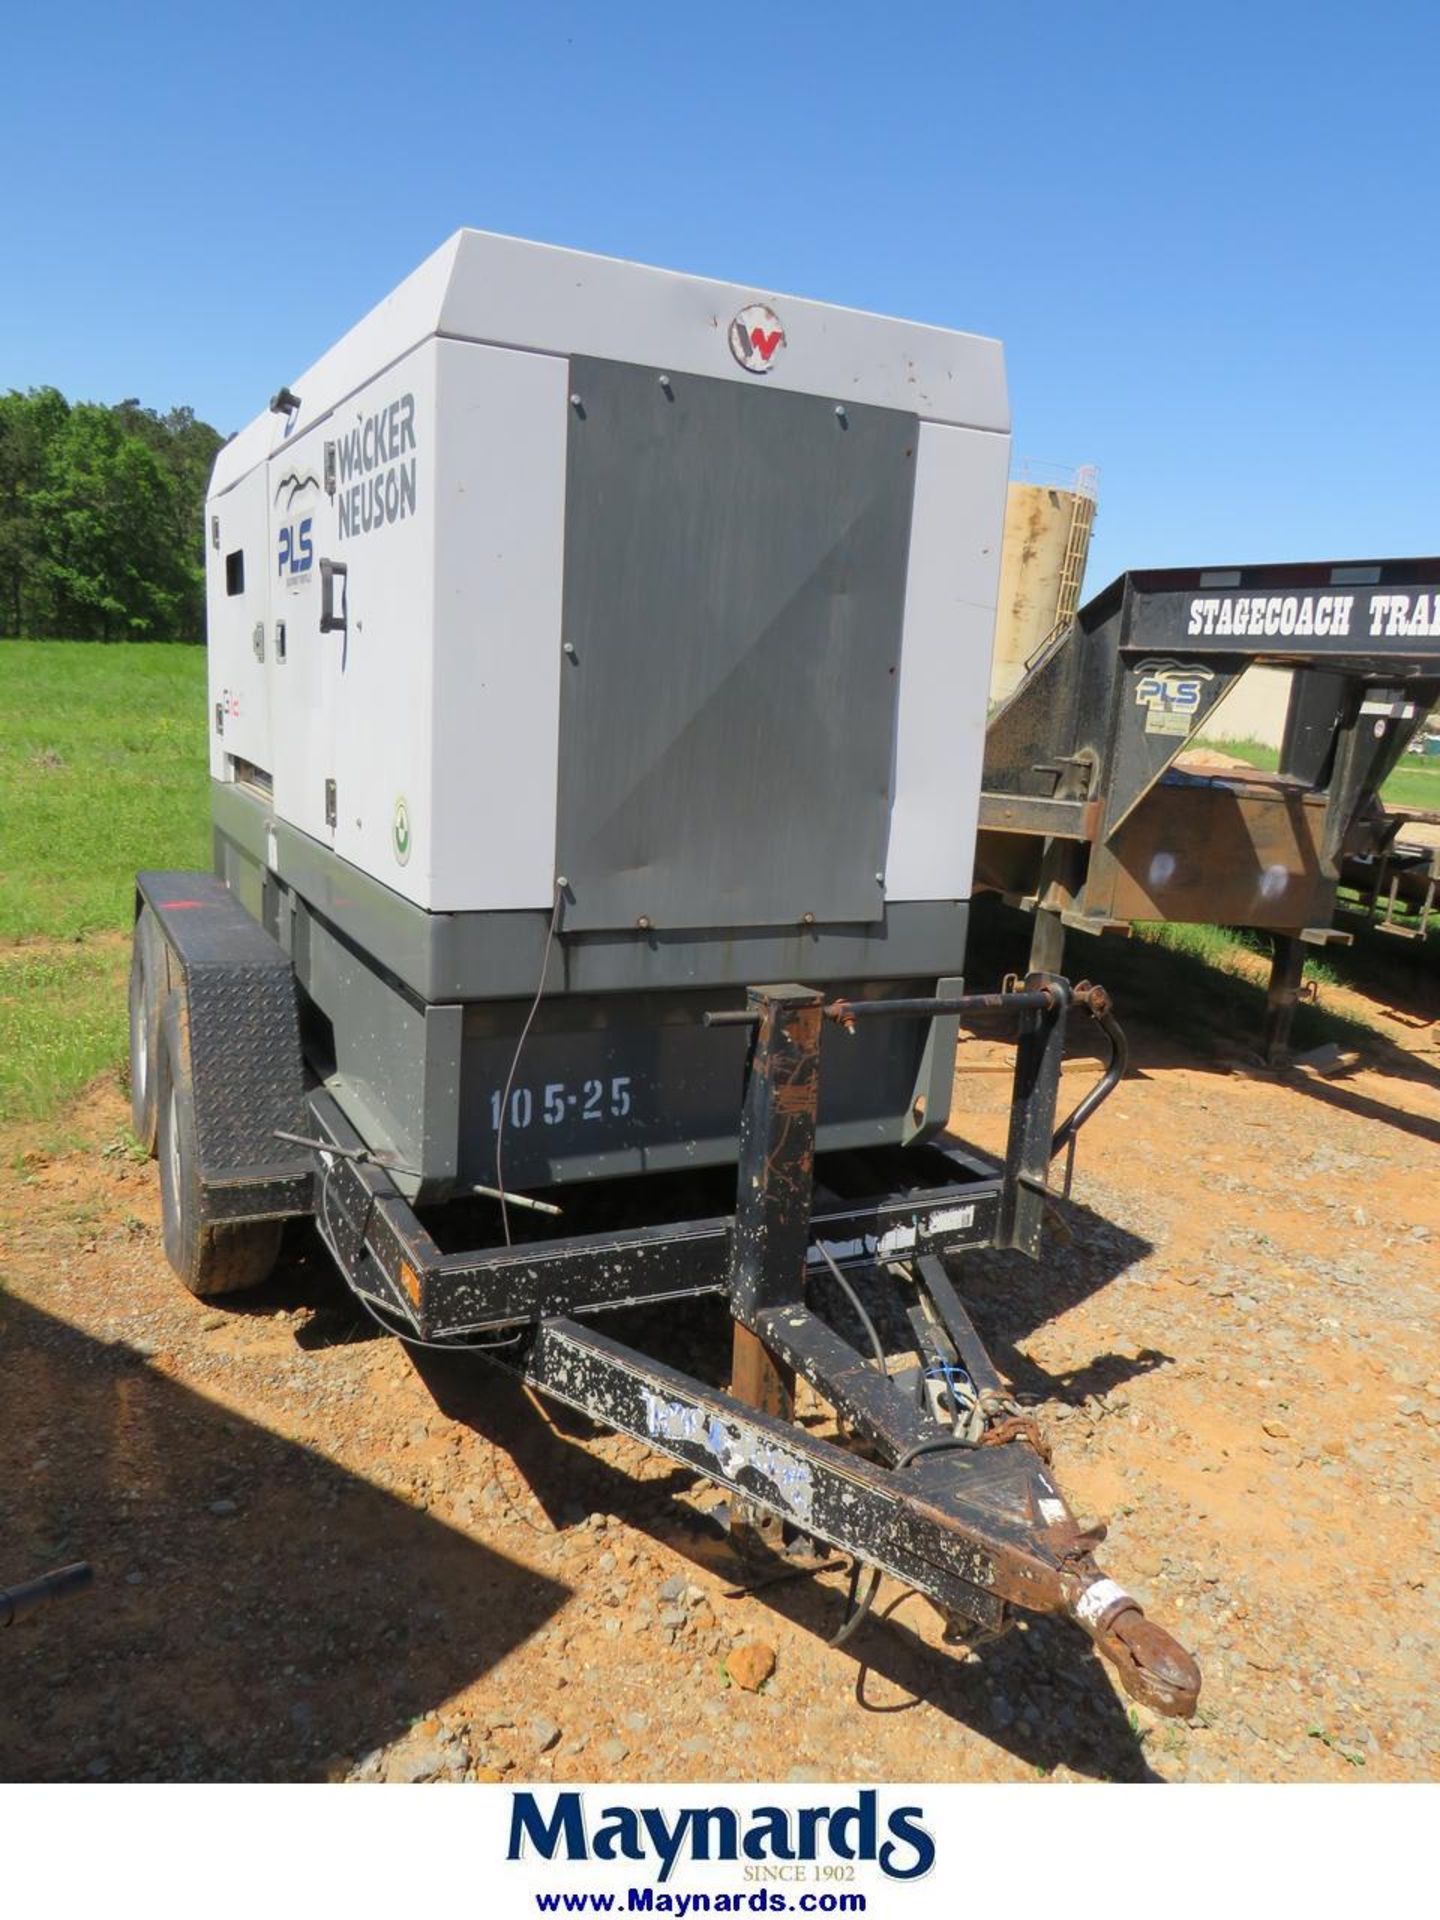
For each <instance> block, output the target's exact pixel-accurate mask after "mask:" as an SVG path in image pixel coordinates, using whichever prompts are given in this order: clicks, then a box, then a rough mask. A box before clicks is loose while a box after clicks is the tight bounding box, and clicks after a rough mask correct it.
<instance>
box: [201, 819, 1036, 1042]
mask: <svg viewBox="0 0 1440 1920" xmlns="http://www.w3.org/2000/svg"><path fill="white" fill-rule="evenodd" d="M211 793H212V799H213V805H214V813H215V826H216V832H215V865H216V871H217V873H219V874H221V875H222V877H223V878H224V879H225V881H226V882H227V884H228V885H229V886H230V887H231V888H232V889H233V890H234V891H235V893H236V894H237V895H238V896H239V897H240V898H241V899H242V900H243V901H244V902H245V904H246V906H247V908H248V910H249V911H250V912H251V913H253V914H254V915H255V916H256V918H257V919H259V918H261V917H262V914H261V907H260V904H259V903H260V896H261V884H262V868H263V866H264V863H265V859H266V852H265V817H266V816H265V809H264V807H263V806H262V804H261V803H260V802H259V801H257V800H256V799H255V798H254V796H253V795H251V794H248V793H246V792H245V791H244V790H243V789H242V788H240V787H236V786H230V785H226V784H225V783H223V782H221V781H215V782H213V783H212V786H211ZM275 845H276V867H275V873H276V878H277V880H278V882H279V883H280V886H281V889H282V890H283V892H284V894H285V895H286V896H287V898H288V899H289V900H290V901H291V903H292V904H293V905H294V908H295V911H296V912H297V913H298V914H300V915H302V916H304V915H308V914H309V913H311V912H312V911H313V912H314V913H315V914H317V915H318V916H319V917H320V918H321V919H323V920H325V921H326V922H327V923H328V924H329V925H331V926H333V927H335V928H337V929H338V930H339V931H340V932H341V933H342V934H344V935H345V937H346V938H347V939H348V940H349V941H350V942H351V943H352V944H353V945H354V946H356V947H358V948H359V949H360V950H361V951H362V952H364V953H365V954H367V955H368V956H369V957H370V959H371V960H372V961H373V962H374V963H375V965H376V966H378V967H380V968H381V969H382V970H384V971H385V972H387V973H391V974H393V975H394V976H395V978H396V979H397V980H400V981H403V982H404V984H405V986H406V987H407V988H409V990H410V991H411V992H412V993H413V994H414V995H416V996H417V997H418V998H419V999H421V1000H424V1001H427V1002H432V1003H433V1002H443V1001H451V1000H507V999H517V998H522V997H523V998H525V999H528V998H529V996H530V995H531V994H533V993H534V991H535V988H536V985H537V984H538V982H539V979H540V962H541V957H542V955H543V954H544V952H545V933H546V929H547V927H548V925H549V921H550V916H549V914H548V913H542V912H514V913H426V912H425V910H424V908H423V907H417V906H415V905H414V904H413V903H412V902H411V901H409V900H404V899H402V898H401V896H400V895H399V894H398V893H393V892H392V891H391V890H390V888H389V887H384V886H382V885H381V884H380V882H379V881H378V880H374V879H372V878H371V877H370V875H369V874H365V873H361V871H360V869H359V868H358V867H352V866H350V865H349V864H348V863H347V862H346V861H344V860H341V859H339V858H338V857H337V856H336V855H335V854H334V853H332V852H331V850H330V848H329V847H322V846H321V845H320V843H319V842H318V841H317V840H312V839H310V838H309V836H308V835H306V834H303V833H301V832H299V831H298V829H296V828H294V827H290V826H287V825H286V824H285V822H284V821H283V820H282V821H279V822H277V823H276V825H275ZM271 884H272V886H273V884H274V883H273V882H272V883H271ZM968 914H969V903H968V902H967V901H964V900H908V901H907V900H901V901H894V900H892V901H890V902H889V903H888V904H887V906H886V908H885V913H884V917H883V919H880V920H877V921H870V922H868V923H867V922H859V923H856V924H854V925H848V926H847V925H840V926H828V927H827V926H820V925H816V926H813V927H806V926H793V925H792V926H786V925H783V924H782V925H781V926H778V927H751V928H740V929H738V930H736V929H727V928H715V927H686V928H677V929H675V930H673V931H671V932H668V933H667V932H664V931H659V930H651V931H649V932H641V931H638V930H637V929H636V928H634V927H627V928H622V929H621V930H619V931H618V932H612V933H604V932H601V933H574V932H572V931H571V927H570V923H569V921H568V919H567V920H566V921H565V922H564V926H563V936H564V937H563V938H562V939H559V940H556V941H555V942H554V943H553V946H552V948H551V953H550V962H549V966H548V968H547V971H546V976H545V992H546V995H547V997H548V996H551V995H554V994H558V993H639V992H649V991H653V990H657V989H658V990H662V991H668V990H669V989H670V988H672V987H706V986H708V987H746V986H749V985H752V984H753V983H754V982H756V981H761V980H799V981H802V982H806V983H813V984H815V985H818V986H833V984H834V983H835V982H836V981H837V980H901V979H920V978H923V977H924V976H926V975H931V976H934V975H936V974H942V973H959V972H960V971H962V969H963V967H964V964H965V932H966V923H967V919H968ZM1019 957H1020V958H1022V959H1023V957H1024V956H1023V954H1022V955H1020V956H1019ZM717 1004H718V1002H717Z"/></svg>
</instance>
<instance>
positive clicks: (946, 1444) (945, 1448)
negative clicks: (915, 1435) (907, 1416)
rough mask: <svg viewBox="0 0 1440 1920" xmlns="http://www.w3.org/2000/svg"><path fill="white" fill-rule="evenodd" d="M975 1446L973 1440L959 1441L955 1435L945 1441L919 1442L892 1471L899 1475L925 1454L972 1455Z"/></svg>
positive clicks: (900, 1459) (909, 1449)
mask: <svg viewBox="0 0 1440 1920" xmlns="http://www.w3.org/2000/svg"><path fill="white" fill-rule="evenodd" d="M974 1445H975V1443H974V1442H973V1441H972V1440H957V1439H955V1438H954V1436H953V1435H946V1437H945V1438H944V1439H940V1440H917V1441H916V1442H915V1444H914V1445H913V1446H910V1447H907V1448H906V1449H905V1451H904V1452H903V1453H902V1454H901V1456H900V1458H899V1459H898V1460H897V1461H896V1462H895V1465H894V1467H893V1468H892V1469H891V1471H892V1472H894V1473H898V1472H899V1471H900V1469H901V1467H908V1466H909V1464H910V1462H911V1461H912V1460H918V1459H919V1458H920V1456H921V1454H924V1453H956V1452H960V1451H964V1452H966V1453H972V1452H973V1451H974Z"/></svg>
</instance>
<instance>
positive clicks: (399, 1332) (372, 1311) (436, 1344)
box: [350, 1287, 530, 1353]
mask: <svg viewBox="0 0 1440 1920" xmlns="http://www.w3.org/2000/svg"><path fill="white" fill-rule="evenodd" d="M350 1292H351V1295H352V1296H353V1298H355V1299H356V1300H358V1301H359V1302H360V1305H361V1306H362V1307H363V1308H364V1309H365V1311H366V1313H368V1314H369V1316H370V1318H371V1319H372V1320H373V1321H374V1322H375V1324H376V1326H377V1327H382V1328H383V1329H384V1330H385V1332H386V1333H388V1334H389V1335H390V1336H391V1337H392V1339H395V1340H400V1341H403V1343H404V1344H405V1345H406V1346H407V1347H424V1348H425V1350H426V1352H427V1353H489V1352H491V1351H492V1349H493V1348H495V1347H518V1346H519V1344H520V1342H521V1341H522V1340H523V1339H524V1338H525V1335H526V1334H527V1333H528V1332H529V1331H530V1329H529V1328H528V1327H522V1328H521V1329H520V1331H519V1333H514V1334H511V1335H510V1337H509V1338H508V1339H506V1340H462V1339H458V1338H457V1339H454V1340H422V1339H421V1338H420V1335H419V1334H418V1333H406V1332H405V1331H404V1329H403V1328H401V1327H397V1326H395V1325H393V1324H392V1323H391V1322H390V1321H389V1320H388V1319H387V1318H386V1317H385V1315H384V1314H383V1313H382V1312H381V1311H380V1309H379V1308H378V1307H377V1306H375V1305H374V1304H373V1303H372V1302H371V1301H369V1300H368V1299H367V1298H366V1297H365V1295H364V1294H363V1293H361V1292H360V1290H359V1288H358V1287H351V1289H350Z"/></svg>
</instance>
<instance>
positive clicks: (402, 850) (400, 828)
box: [393, 793, 410, 867]
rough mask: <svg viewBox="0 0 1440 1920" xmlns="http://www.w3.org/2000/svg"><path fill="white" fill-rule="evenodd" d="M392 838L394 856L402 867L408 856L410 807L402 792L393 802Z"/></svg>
mask: <svg viewBox="0 0 1440 1920" xmlns="http://www.w3.org/2000/svg"><path fill="white" fill-rule="evenodd" d="M393 838H394V842H395V858H396V859H397V860H398V861H399V862H400V865H401V866H402V867H403V866H404V865H405V863H406V861H407V860H408V859H409V858H410V808H409V806H408V805H407V804H406V800H405V796H404V794H403V793H402V794H401V796H400V798H399V799H398V800H397V801H396V802H395V827H394V833H393Z"/></svg>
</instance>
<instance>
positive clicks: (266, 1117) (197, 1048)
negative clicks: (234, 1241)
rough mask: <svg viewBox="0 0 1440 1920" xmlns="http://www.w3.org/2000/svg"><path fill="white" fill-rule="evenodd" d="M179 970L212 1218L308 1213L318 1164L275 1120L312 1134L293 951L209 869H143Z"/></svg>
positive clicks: (144, 885) (142, 895) (143, 885)
mask: <svg viewBox="0 0 1440 1920" xmlns="http://www.w3.org/2000/svg"><path fill="white" fill-rule="evenodd" d="M136 890H137V893H138V896H139V899H140V900H141V901H143V902H144V903H145V904H146V905H147V906H148V907H149V908H150V909H151V911H152V912H153V913H154V915H155V918H156V920H157V921H158V923H159V925H160V929H161V931H162V933H163V934H164V936H165V939H166V942H167V944H168V946H169V949H170V952H171V955H172V969H171V973H172V979H173V978H175V977H176V976H177V975H178V977H179V978H180V979H181V980H183V983H184V989H185V997H186V1003H187V1007H188V1015H189V1033H190V1069H191V1074H192V1077H193V1081H194V1089H195V1124H196V1132H197V1134H198V1136H199V1155H200V1177H201V1182H202V1184H203V1186H204V1188H205V1196H206V1205H205V1210H206V1213H207V1215H208V1216H211V1217H214V1218H215V1219H226V1220H234V1219H243V1218H249V1219H256V1218H261V1219H275V1218H277V1217H281V1216H284V1215H289V1214H298V1213H308V1212H309V1211H311V1206H312V1195H311V1184H312V1162H311V1159H310V1156H309V1154H308V1153H307V1152H306V1151H305V1149H304V1148H302V1147H295V1146H290V1145H287V1144H286V1143H285V1142H283V1141H280V1140H277V1139H276V1138H275V1133H276V1129H277V1128H278V1129H282V1130H284V1131H286V1132H290V1133H304V1132H305V1105H304V1090H305V1080H304V1062H303V1058H302V1055H301V1050H300V1006H299V995H298V989H297V986H296V981H295V970H294V968H293V967H292V965H291V964H290V959H289V956H288V955H287V954H286V953H285V952H284V951H283V949H282V948H281V947H280V946H279V945H278V944H277V942H276V941H274V940H273V939H272V938H271V937H270V935H269V934H268V933H267V932H266V931H265V929H264V928H263V927H261V926H260V925H258V924H257V922H256V921H254V920H253V919H251V917H250V915H249V914H248V913H247V912H246V911H245V909H244V907H242V906H241V905H240V903H239V901H238V900H236V898H235V896H234V895H233V894H232V893H231V892H230V890H229V888H228V887H226V885H225V884H224V882H223V881H222V880H219V879H217V878H216V877H215V875H213V874H208V873H173V872H147V873H141V874H137V875H136Z"/></svg>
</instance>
